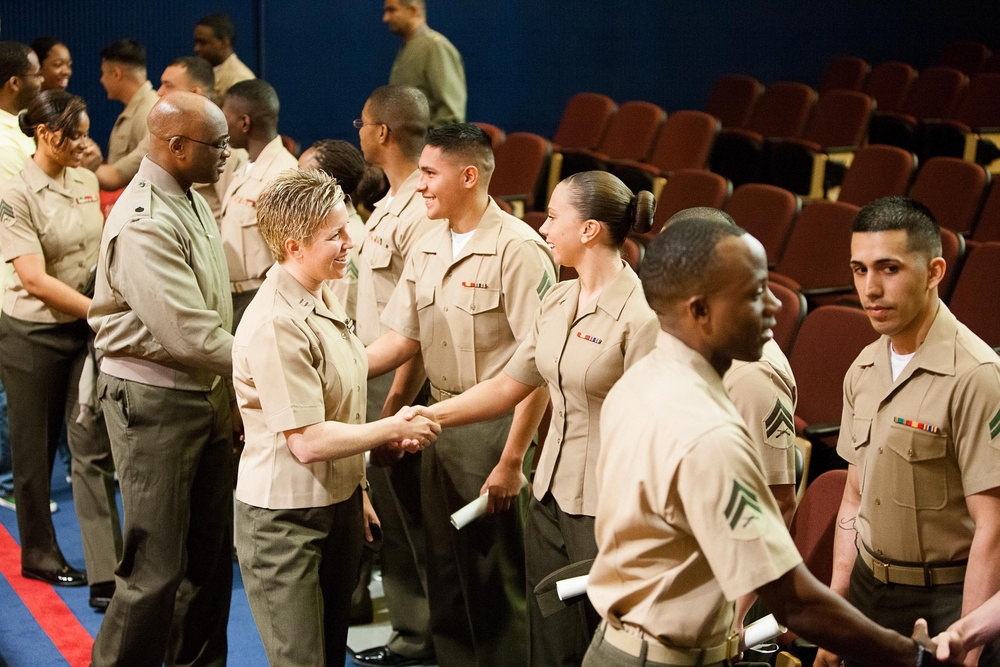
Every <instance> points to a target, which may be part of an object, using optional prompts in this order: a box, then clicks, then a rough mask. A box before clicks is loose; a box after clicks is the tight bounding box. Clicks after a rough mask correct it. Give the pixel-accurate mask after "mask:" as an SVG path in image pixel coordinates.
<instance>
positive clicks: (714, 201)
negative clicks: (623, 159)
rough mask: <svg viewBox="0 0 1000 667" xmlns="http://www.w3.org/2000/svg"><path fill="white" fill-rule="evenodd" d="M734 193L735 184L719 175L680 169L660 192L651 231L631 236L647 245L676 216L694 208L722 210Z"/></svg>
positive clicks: (633, 233)
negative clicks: (680, 212)
mask: <svg viewBox="0 0 1000 667" xmlns="http://www.w3.org/2000/svg"><path fill="white" fill-rule="evenodd" d="M732 191H733V184H732V183H730V182H729V181H728V180H726V179H725V178H723V177H722V176H719V175H718V174H714V173H712V172H710V171H706V170H704V169H678V170H677V171H675V172H674V173H673V175H671V177H670V180H668V181H667V183H666V185H664V186H663V190H662V191H661V192H660V198H659V199H658V200H657V202H656V213H655V214H654V215H653V227H652V229H650V230H649V231H648V232H646V233H645V234H639V233H637V232H632V233H631V234H630V236H631V237H632V238H633V239H635V240H636V241H638V242H639V243H642V244H643V245H645V244H648V243H649V242H650V241H651V240H652V239H653V237H654V236H656V235H657V234H658V233H659V232H660V230H661V229H663V223H664V222H666V221H667V219H669V218H670V216H672V215H673V214H674V213H677V212H678V211H683V210H684V209H686V208H693V207H695V206H709V207H711V208H722V207H723V206H724V205H725V203H726V199H728V198H729V195H730V194H731V193H732Z"/></svg>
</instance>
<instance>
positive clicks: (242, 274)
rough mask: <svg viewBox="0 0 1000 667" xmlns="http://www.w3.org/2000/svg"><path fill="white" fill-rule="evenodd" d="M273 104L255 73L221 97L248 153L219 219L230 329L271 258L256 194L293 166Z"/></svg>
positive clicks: (237, 143) (234, 134)
mask: <svg viewBox="0 0 1000 667" xmlns="http://www.w3.org/2000/svg"><path fill="white" fill-rule="evenodd" d="M279 107H280V105H279V102H278V94H277V93H276V92H275V91H274V88H273V87H271V85H270V84H269V83H267V82H266V81H263V80H261V79H250V80H248V81H240V82H239V83H237V84H234V85H233V86H232V87H231V88H230V89H229V92H227V93H226V98H225V100H224V101H223V103H222V113H223V114H224V115H225V117H226V123H228V125H229V135H230V137H231V142H232V146H233V148H245V149H246V150H247V153H248V154H249V161H248V162H247V163H246V166H245V167H244V168H243V170H242V171H241V172H239V173H235V174H232V180H231V181H230V183H229V187H228V188H227V189H226V194H225V196H224V197H223V198H222V218H221V220H220V223H219V227H220V229H221V232H222V246H223V248H225V251H226V263H227V264H228V265H229V280H230V286H229V288H230V292H231V293H232V298H233V331H234V332H235V331H236V327H238V326H239V324H240V319H241V318H242V317H243V311H245V310H246V308H247V306H249V305H250V302H251V301H253V297H254V295H255V294H256V293H257V288H259V287H260V286H261V283H263V282H264V276H265V274H266V273H267V270H268V269H270V268H271V265H272V264H274V257H272V256H271V251H270V250H268V248H267V244H266V243H264V239H263V238H261V235H260V232H259V231H257V199H258V197H259V196H260V193H261V192H263V191H264V188H265V187H267V184H268V183H270V182H271V181H273V180H274V179H275V178H276V177H277V176H278V174H280V173H281V172H283V171H286V170H288V169H295V168H296V167H298V160H296V159H295V156H294V155H292V154H291V153H289V152H288V151H287V150H286V149H285V147H284V145H282V143H281V137H280V136H279V135H278V110H279Z"/></svg>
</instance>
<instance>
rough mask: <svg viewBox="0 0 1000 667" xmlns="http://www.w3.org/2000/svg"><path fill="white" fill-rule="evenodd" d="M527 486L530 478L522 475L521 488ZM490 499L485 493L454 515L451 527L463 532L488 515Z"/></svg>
mask: <svg viewBox="0 0 1000 667" xmlns="http://www.w3.org/2000/svg"><path fill="white" fill-rule="evenodd" d="M527 485H528V478H527V477H525V476H524V475H521V488H522V489H523V488H524V487H526V486H527ZM489 497H490V496H489V494H488V493H484V494H483V495H481V496H479V497H478V498H476V499H475V500H473V501H472V502H471V503H469V504H468V505H466V506H465V507H463V508H462V509H460V510H458V511H457V512H455V513H454V514H452V515H451V525H453V526H455V528H457V529H458V530H461V529H462V528H465V527H466V526H468V525H469V524H470V523H472V522H473V521H475V520H476V519H478V518H479V517H481V516H482V515H484V514H486V502H487V500H489Z"/></svg>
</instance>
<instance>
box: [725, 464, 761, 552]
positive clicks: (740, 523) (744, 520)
mask: <svg viewBox="0 0 1000 667" xmlns="http://www.w3.org/2000/svg"><path fill="white" fill-rule="evenodd" d="M760 515H761V506H760V498H758V497H757V494H756V493H754V491H753V490H751V489H750V488H749V487H747V486H746V485H744V484H743V483H741V482H740V481H739V480H738V479H734V480H733V490H732V492H730V494H729V503H728V504H727V505H726V510H725V516H726V520H728V521H729V528H730V530H732V531H733V536H734V537H736V538H737V539H744V540H749V539H755V538H757V537H759V536H760Z"/></svg>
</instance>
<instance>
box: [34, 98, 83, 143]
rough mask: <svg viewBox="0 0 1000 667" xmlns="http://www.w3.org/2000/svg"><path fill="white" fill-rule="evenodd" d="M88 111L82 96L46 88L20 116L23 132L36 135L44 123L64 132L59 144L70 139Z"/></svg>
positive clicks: (54, 130) (47, 126)
mask: <svg viewBox="0 0 1000 667" xmlns="http://www.w3.org/2000/svg"><path fill="white" fill-rule="evenodd" d="M86 112H87V103H86V102H84V101H83V98H82V97H77V96H76V95H70V94H69V93H67V92H66V91H64V90H44V91H42V92H40V93H39V94H38V96H37V97H35V99H34V100H33V101H32V102H31V104H29V105H28V108H27V110H25V112H24V113H22V114H21V115H20V116H18V118H17V121H18V125H19V126H20V127H21V132H24V133H25V134H26V135H28V136H29V137H34V136H35V130H36V129H37V128H38V126H39V125H44V126H45V127H46V128H47V129H48V130H49V131H50V132H60V131H61V132H62V135H61V136H60V137H59V142H58V143H57V144H56V145H57V146H62V144H63V142H65V141H66V140H67V139H69V138H70V137H71V136H72V135H73V134H74V133H75V132H76V128H77V126H78V125H79V124H80V117H81V116H82V115H83V114H84V113H86Z"/></svg>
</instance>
